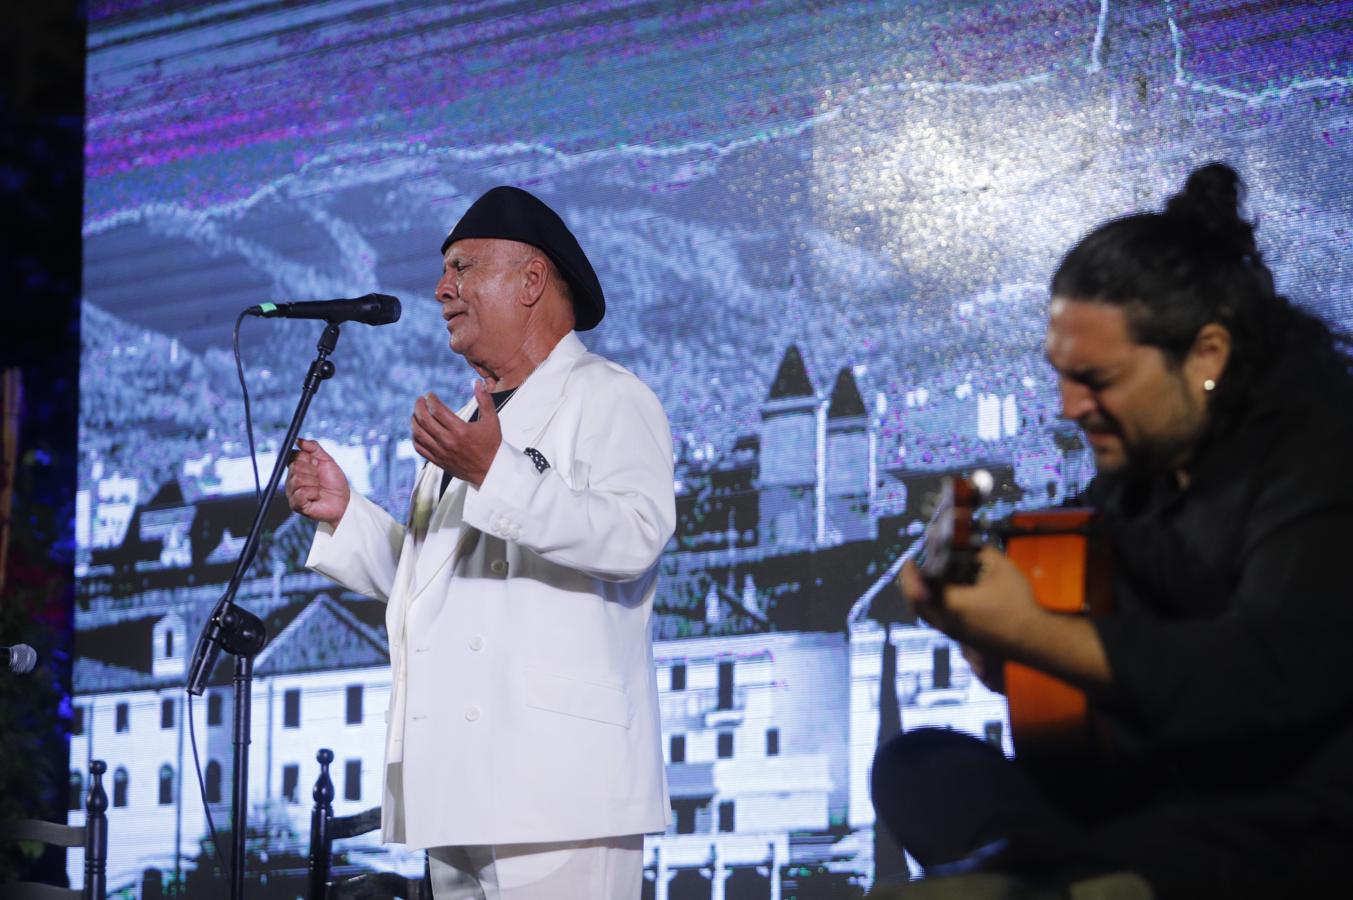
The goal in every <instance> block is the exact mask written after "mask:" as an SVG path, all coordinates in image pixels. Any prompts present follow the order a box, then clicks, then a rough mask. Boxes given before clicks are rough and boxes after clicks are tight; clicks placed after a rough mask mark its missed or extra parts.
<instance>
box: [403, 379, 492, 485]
mask: <svg viewBox="0 0 1353 900" xmlns="http://www.w3.org/2000/svg"><path fill="white" fill-rule="evenodd" d="M474 396H475V400H477V401H478V402H479V421H477V422H465V421H462V420H461V418H460V417H459V416H457V415H456V414H455V413H454V412H452V411H451V409H450V408H449V407H447V405H446V404H444V403H442V401H441V400H439V399H437V395H436V394H428V395H426V396H424V397H419V398H418V400H417V401H415V402H414V405H413V446H414V449H415V450H417V451H418V454H419V455H420V456H422V457H423V458H424V459H426V460H428V461H429V462H432V463H435V464H436V465H438V466H440V467H441V468H442V470H443V471H446V472H450V473H451V474H452V475H453V476H455V477H456V478H459V479H461V480H462V481H466V482H469V483H470V484H472V485H474V486H475V487H479V486H480V485H481V484H483V483H484V478H485V477H487V476H488V474H489V466H490V465H492V464H493V457H494V456H496V455H497V453H498V446H499V445H500V444H501V443H502V442H503V428H502V425H501V424H500V423H499V421H498V410H497V409H496V408H495V407H494V405H493V397H492V396H491V395H490V394H489V389H488V387H487V386H485V384H484V382H482V381H476V382H475V386H474Z"/></svg>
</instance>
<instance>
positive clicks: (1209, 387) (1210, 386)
mask: <svg viewBox="0 0 1353 900" xmlns="http://www.w3.org/2000/svg"><path fill="white" fill-rule="evenodd" d="M1216 389H1217V382H1215V381H1213V380H1212V379H1211V378H1204V379H1203V390H1205V391H1208V392H1209V393H1210V392H1211V391H1214V390H1216Z"/></svg>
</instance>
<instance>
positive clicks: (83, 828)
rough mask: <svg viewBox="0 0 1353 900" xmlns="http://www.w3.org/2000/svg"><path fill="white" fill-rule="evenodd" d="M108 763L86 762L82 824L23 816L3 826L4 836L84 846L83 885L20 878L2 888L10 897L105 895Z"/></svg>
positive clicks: (85, 898)
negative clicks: (18, 881) (81, 886)
mask: <svg viewBox="0 0 1353 900" xmlns="http://www.w3.org/2000/svg"><path fill="white" fill-rule="evenodd" d="M106 771H108V766H107V764H105V763H104V761H103V760H101V759H96V760H94V761H93V762H91V763H90V764H89V792H88V793H87V794H86V795H85V824H83V825H62V824H59V823H56V822H45V821H43V820H42V819H22V820H20V821H18V822H14V823H11V824H10V825H8V826H6V827H5V830H4V835H3V836H4V837H5V838H6V839H8V840H14V841H40V842H41V843H44V844H54V845H56V846H58V847H84V849H85V885H84V887H83V888H78V889H77V888H63V887H54V886H52V885H49V884H37V883H35V882H21V883H19V884H12V885H9V886H7V887H6V888H5V890H4V896H5V897H8V898H12V900H76V898H80V900H105V898H106V897H107V895H108V794H107V792H106V791H104V789H103V773H104V772H106Z"/></svg>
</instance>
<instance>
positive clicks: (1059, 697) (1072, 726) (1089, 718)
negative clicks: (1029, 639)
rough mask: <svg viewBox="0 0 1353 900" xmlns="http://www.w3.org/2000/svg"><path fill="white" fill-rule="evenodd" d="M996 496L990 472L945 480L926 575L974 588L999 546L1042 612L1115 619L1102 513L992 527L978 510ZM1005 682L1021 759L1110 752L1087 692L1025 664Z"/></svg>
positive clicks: (1007, 672)
mask: <svg viewBox="0 0 1353 900" xmlns="http://www.w3.org/2000/svg"><path fill="white" fill-rule="evenodd" d="M983 482H985V483H983ZM989 490H990V476H989V475H988V474H987V473H986V472H979V473H975V474H974V477H972V478H958V477H955V478H948V479H945V481H944V483H943V486H942V489H941V495H940V498H939V502H938V504H937V507H936V510H935V514H934V516H933V518H932V520H931V523H930V526H929V527H928V528H927V530H926V534H925V545H924V551H923V556H922V558H921V562H920V568H921V573H922V575H924V576H925V577H926V578H927V579H928V580H930V581H932V582H936V583H941V584H972V583H974V582H975V581H976V580H977V576H978V574H979V571H980V563H979V562H978V559H977V554H978V551H979V550H980V549H981V548H982V546H983V545H985V544H989V543H995V544H998V545H999V546H1002V547H1003V549H1004V551H1005V554H1006V555H1007V556H1008V557H1009V558H1010V560H1011V561H1012V562H1014V564H1015V565H1016V567H1018V568H1019V570H1020V571H1021V572H1022V573H1023V574H1024V576H1025V577H1026V578H1028V579H1029V583H1030V584H1031V585H1032V587H1033V593H1034V599H1035V600H1036V601H1037V602H1038V604H1039V605H1040V606H1042V607H1044V608H1045V609H1049V610H1053V611H1054V612H1059V613H1064V614H1066V615H1104V614H1106V613H1108V612H1109V609H1110V603H1111V593H1112V591H1111V584H1110V559H1109V551H1108V542H1107V540H1105V539H1104V536H1103V535H1102V534H1101V532H1100V530H1099V529H1097V528H1096V527H1095V519H1094V512H1093V511H1092V510H1089V509H1075V508H1057V509H1046V510H1036V511H1024V512H1016V513H1014V514H1013V515H1011V516H1010V517H1008V518H1007V519H1005V520H1003V521H1001V522H999V523H995V524H984V523H982V522H981V521H980V519H979V518H978V508H979V507H980V505H981V504H982V502H983V499H984V495H985V494H986V493H987V492H988V491H989ZM1002 674H1003V677H1002V679H1001V680H1002V682H1003V684H1002V685H1001V686H1002V688H1003V690H1004V692H1005V695H1006V698H1007V700H1008V701H1009V706H1010V732H1011V738H1012V740H1013V741H1014V744H1015V752H1016V753H1018V754H1020V755H1025V754H1030V753H1032V754H1039V755H1059V754H1065V753H1075V754H1083V753H1090V754H1102V753H1104V752H1105V750H1106V746H1107V737H1106V735H1105V733H1104V731H1103V728H1102V725H1101V723H1100V722H1099V721H1098V720H1097V719H1096V718H1095V717H1094V716H1093V715H1092V714H1091V709H1090V704H1089V703H1088V701H1087V699H1086V697H1085V694H1084V693H1083V692H1082V691H1080V690H1079V689H1077V688H1074V687H1072V686H1071V685H1069V684H1067V683H1066V682H1064V681H1062V680H1061V679H1058V678H1054V677H1053V676H1051V675H1047V674H1045V673H1043V672H1039V671H1037V670H1036V669H1031V668H1029V667H1028V666H1024V665H1020V664H1018V663H1012V662H1007V663H1005V664H1004V667H1003V673H1002Z"/></svg>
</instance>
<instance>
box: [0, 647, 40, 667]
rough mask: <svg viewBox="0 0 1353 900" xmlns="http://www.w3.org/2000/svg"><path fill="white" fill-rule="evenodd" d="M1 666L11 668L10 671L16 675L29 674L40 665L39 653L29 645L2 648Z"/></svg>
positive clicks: (0, 648) (0, 652)
mask: <svg viewBox="0 0 1353 900" xmlns="http://www.w3.org/2000/svg"><path fill="white" fill-rule="evenodd" d="M0 664H3V665H6V666H9V670H10V671H11V672H14V673H16V674H19V675H24V674H27V673H28V672H31V671H33V667H34V666H36V665H37V664H38V651H36V650H34V649H33V648H32V647H30V646H28V645H27V644H15V645H14V646H13V647H0Z"/></svg>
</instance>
